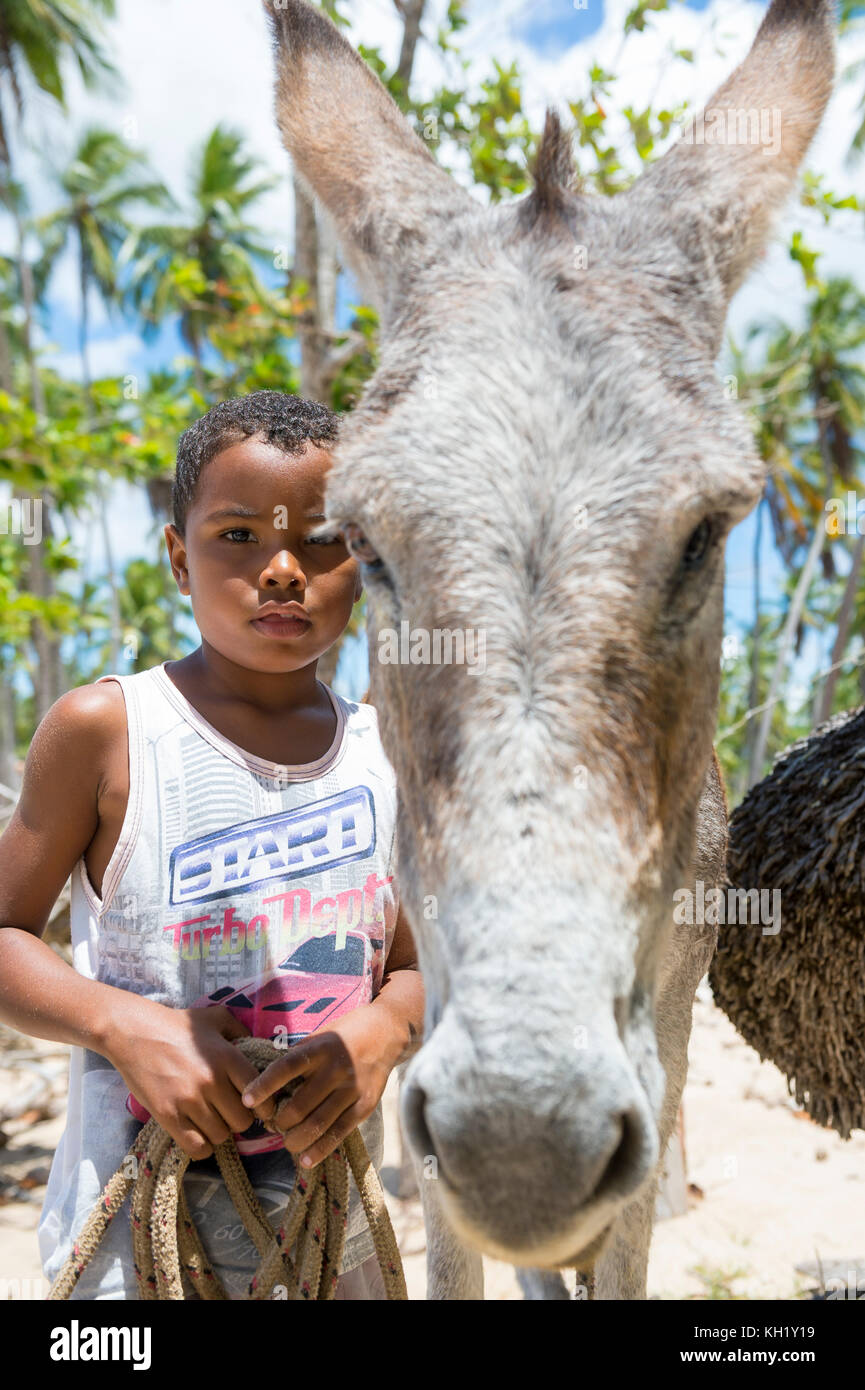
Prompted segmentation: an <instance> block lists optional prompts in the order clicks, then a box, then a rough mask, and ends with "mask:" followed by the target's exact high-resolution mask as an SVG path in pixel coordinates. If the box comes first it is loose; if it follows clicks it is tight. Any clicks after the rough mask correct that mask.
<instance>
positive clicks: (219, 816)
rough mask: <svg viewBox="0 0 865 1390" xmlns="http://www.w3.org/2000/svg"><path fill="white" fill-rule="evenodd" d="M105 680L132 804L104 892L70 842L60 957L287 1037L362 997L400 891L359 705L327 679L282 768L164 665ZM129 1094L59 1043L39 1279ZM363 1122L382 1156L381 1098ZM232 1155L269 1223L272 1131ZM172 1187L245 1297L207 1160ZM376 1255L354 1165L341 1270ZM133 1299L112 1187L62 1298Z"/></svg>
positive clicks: (244, 1247) (375, 972)
mask: <svg viewBox="0 0 865 1390" xmlns="http://www.w3.org/2000/svg"><path fill="white" fill-rule="evenodd" d="M102 680H116V681H117V682H118V684H119V685H120V688H121V690H122V692H123V696H124V700H125V705H126V719H127V728H128V736H129V800H128V803H127V808H126V815H125V818H124V821H123V826H122V829H121V832H120V837H119V839H118V841H117V845H116V847H115V849H114V852H113V854H112V855H111V859H110V861H109V864H108V867H107V868H106V871H105V875H104V880H103V885H102V898H101V899H100V898H99V896H98V895H97V894H96V892H95V891H94V889H93V886H92V884H91V883H90V881H89V878H88V876H87V870H86V867H85V864H84V860H83V858H82V859H81V860H79V862H78V864H77V865H76V867H75V870H74V871H73V874H72V885H71V888H72V892H71V934H72V949H73V963H74V966H75V969H76V970H77V971H78V972H79V973H80V974H82V975H85V976H87V978H88V979H95V980H101V981H103V982H104V983H106V984H110V985H115V986H117V987H119V988H120V989H128V990H132V991H133V992H134V993H136V994H141V995H144V996H146V997H147V998H149V999H153V1000H155V1001H156V1002H157V1003H160V1004H166V1005H170V1006H172V1007H175V1008H188V1007H190V1006H192V1005H206V1004H207V1003H208V1002H211V1001H213V1002H219V1003H224V1004H225V1005H226V1006H227V1007H228V1008H230V1009H231V1010H232V1012H233V1013H234V1014H235V1015H236V1017H238V1018H242V1019H243V1021H244V1022H245V1023H246V1025H247V1027H248V1028H249V1029H250V1031H251V1032H252V1033H254V1034H255V1035H256V1036H258V1037H275V1038H278V1037H281V1038H283V1039H285V1041H286V1042H287V1043H292V1042H294V1041H296V1040H297V1039H298V1038H301V1037H304V1036H306V1035H307V1034H308V1033H311V1032H314V1031H316V1030H317V1029H319V1028H321V1027H325V1026H326V1025H327V1023H328V1021H329V1020H333V1019H334V1018H336V1017H338V1016H339V1015H340V1014H343V1013H346V1012H348V1011H349V1010H351V1009H354V1008H357V1007H358V1006H359V1005H361V1004H364V1003H368V1002H369V1001H370V1000H371V999H372V998H374V997H375V995H376V994H377V993H378V990H379V989H380V987H381V982H382V975H383V968H384V961H385V958H386V956H387V953H388V951H389V949H390V945H391V941H392V939H393V931H394V927H395V924H396V916H397V907H398V894H397V888H396V882H395V828H396V784H395V778H394V773H393V769H392V768H391V765H390V763H389V762H388V760H387V757H386V755H385V753H384V750H383V748H382V746H381V742H380V740H379V734H378V719H377V715H376V712H375V710H374V709H373V708H372V706H370V705H362V704H356V703H353V702H351V701H347V700H345V699H343V698H342V697H341V696H339V695H337V694H336V693H335V692H334V691H333V690H331V689H330V687H329V686H326V685H325V686H324V689H325V690H326V691H327V693H328V695H329V697H330V700H331V702H332V704H333V707H334V711H335V713H336V719H337V727H336V733H335V735H334V739H333V742H332V744H331V746H330V748H329V749H328V750H327V752H326V753H324V754H323V755H322V756H321V757H320V758H318V759H316V760H315V761H313V762H309V763H301V764H295V765H293V766H285V765H281V764H278V763H273V762H269V761H268V760H267V759H266V758H260V757H257V756H255V755H254V754H251V753H248V752H246V751H245V750H244V749H242V748H239V747H238V746H237V745H236V744H234V743H232V742H231V741H230V740H229V739H227V738H225V737H224V736H223V735H222V734H221V733H219V732H218V730H217V729H215V728H213V726H212V725H210V724H208V723H207V721H206V720H205V719H204V718H203V717H202V716H201V715H200V714H199V713H198V711H197V710H196V709H194V708H193V706H192V705H190V703H189V702H188V700H186V698H185V697H184V696H183V695H182V694H181V693H180V691H179V690H178V688H177V687H176V686H175V685H174V684H173V683H172V681H171V680H170V678H169V676H168V675H167V673H166V671H165V669H164V666H157V667H154V668H153V669H152V670H149V671H143V672H140V673H138V674H136V675H132V676H104V677H102ZM322 684H323V682H322ZM127 1101H128V1093H127V1086H126V1084H125V1082H124V1081H123V1078H122V1077H121V1076H120V1074H119V1072H117V1071H116V1070H115V1068H114V1067H112V1066H111V1064H110V1063H109V1062H108V1061H107V1060H106V1059H105V1058H104V1057H101V1056H100V1055H98V1054H97V1053H94V1052H91V1051H90V1050H89V1049H85V1048H73V1049H72V1056H71V1061H70V1068H69V1104H68V1113H67V1121H66V1130H65V1133H64V1135H63V1138H62V1139H61V1142H60V1144H59V1146H58V1148H57V1152H56V1153H55V1156H54V1160H53V1163H52V1165H51V1173H50V1176H49V1180H48V1184H47V1188H46V1193H45V1203H44V1206H43V1209H42V1215H41V1218H40V1223H39V1246H40V1251H41V1255H42V1263H43V1270H44V1273H45V1277H46V1278H48V1279H53V1278H54V1276H55V1275H56V1273H57V1271H58V1270H59V1269H60V1267H61V1265H62V1264H63V1262H64V1260H65V1259H66V1257H67V1255H68V1254H69V1252H70V1250H71V1248H72V1245H73V1242H74V1240H75V1239H76V1237H77V1235H78V1233H79V1231H80V1229H81V1226H82V1225H83V1223H84V1220H85V1218H86V1217H87V1215H88V1214H89V1212H90V1211H91V1209H92V1207H93V1205H94V1203H95V1202H96V1200H97V1198H98V1196H99V1193H100V1191H101V1190H102V1187H103V1186H104V1184H105V1182H106V1181H107V1179H108V1178H109V1177H110V1176H111V1174H112V1173H113V1172H114V1171H115V1170H116V1169H117V1167H118V1166H119V1164H120V1162H121V1161H122V1159H123V1156H124V1154H125V1153H126V1151H127V1150H128V1148H129V1146H130V1144H131V1143H132V1141H133V1139H134V1137H135V1135H136V1133H137V1132H138V1128H139V1123H140V1122H139V1121H138V1120H136V1119H135V1118H134V1102H132V1103H131V1104H132V1109H133V1113H130V1109H129V1108H127ZM360 1129H361V1133H362V1135H363V1137H364V1140H365V1142H366V1145H367V1148H368V1149H369V1153H370V1157H371V1158H372V1161H373V1163H374V1164H375V1165H376V1167H377V1168H378V1167H379V1166H380V1165H381V1162H382V1149H383V1122H382V1114H381V1106H380V1105H379V1106H378V1107H377V1108H376V1110H375V1111H374V1112H373V1114H372V1115H370V1117H369V1118H368V1119H367V1120H366V1121H365V1122H364V1123H363V1124H362V1125H361V1127H360ZM256 1136H257V1143H256ZM245 1137H246V1140H247V1148H248V1149H252V1150H255V1149H256V1147H259V1148H260V1147H261V1146H262V1141H263V1144H265V1145H266V1144H267V1143H268V1142H269V1141H268V1138H267V1131H265V1130H263V1128H262V1127H261V1126H258V1125H256V1126H255V1127H254V1128H253V1129H252V1130H250V1131H248V1132H247V1135H246V1136H245ZM244 1161H245V1163H246V1165H247V1171H248V1173H249V1175H250V1179H251V1181H252V1183H253V1186H254V1187H255V1190H256V1192H257V1194H258V1196H259V1198H260V1200H261V1201H262V1204H263V1206H264V1209H265V1211H266V1213H267V1214H268V1215H269V1217H270V1219H271V1221H272V1222H276V1221H278V1219H279V1216H280V1213H281V1212H282V1211H283V1210H284V1208H285V1204H286V1202H287V1200H288V1197H289V1195H290V1192H291V1190H292V1187H293V1185H294V1164H293V1159H292V1156H291V1155H290V1154H289V1153H288V1152H287V1150H285V1149H284V1148H282V1147H281V1146H280V1147H278V1148H275V1149H270V1150H269V1151H267V1152H256V1153H253V1154H249V1153H247V1155H246V1156H245V1159H244ZM184 1186H185V1189H186V1192H187V1198H188V1201H189V1206H190V1210H191V1211H192V1215H193V1219H194V1220H195V1221H196V1224H197V1225H198V1227H199V1230H200V1232H201V1236H202V1240H203V1241H204V1244H205V1247H206V1248H207V1250H208V1252H209V1253H210V1254H211V1257H212V1258H213V1260H214V1263H215V1265H216V1268H217V1271H218V1273H219V1274H220V1276H221V1277H222V1279H223V1282H224V1283H225V1286H226V1289H227V1291H228V1292H229V1295H231V1296H234V1297H243V1296H245V1293H246V1287H247V1284H248V1282H249V1278H250V1277H251V1275H252V1273H254V1271H255V1269H256V1268H257V1265H258V1263H259V1256H258V1253H257V1251H256V1249H255V1247H254V1245H253V1244H252V1241H251V1240H250V1239H249V1237H248V1236H247V1235H246V1231H245V1228H244V1227H243V1225H242V1223H241V1221H240V1217H239V1216H238V1215H237V1213H236V1210H235V1208H234V1206H233V1204H232V1203H231V1200H230V1198H229V1197H228V1193H227V1191H226V1189H225V1186H224V1184H223V1183H222V1180H221V1178H220V1175H219V1169H218V1167H217V1166H216V1161H215V1159H214V1158H210V1159H207V1160H205V1161H204V1162H197V1163H192V1164H191V1165H190V1167H189V1168H188V1169H187V1172H186V1177H185V1179H184ZM373 1253H374V1247H373V1244H372V1239H371V1237H370V1235H369V1231H368V1228H367V1226H366V1221H365V1218H364V1213H363V1207H362V1204H361V1201H360V1194H359V1193H358V1191H357V1188H356V1186H355V1184H354V1180H353V1179H351V1178H350V1201H349V1212H348V1232H347V1239H346V1247H345V1254H344V1257H343V1262H342V1265H341V1267H340V1272H341V1273H347V1272H348V1271H349V1270H350V1269H354V1268H356V1266H357V1265H359V1264H361V1263H362V1262H363V1260H365V1259H367V1258H368V1257H369V1256H370V1255H372V1254H373ZM137 1296H138V1293H137V1285H136V1282H135V1273H134V1269H133V1266H132V1242H131V1237H130V1230H129V1212H128V1203H127V1204H126V1205H125V1206H124V1207H123V1209H122V1210H121V1211H120V1212H119V1213H118V1215H117V1216H116V1217H115V1219H114V1221H113V1222H112V1224H111V1226H110V1227H109V1228H108V1231H107V1232H106V1235H105V1238H104V1239H103V1242H102V1245H101V1247H100V1249H99V1251H98V1252H97V1254H96V1256H95V1257H94V1259H93V1261H92V1263H91V1264H90V1266H89V1267H88V1269H87V1270H86V1271H85V1273H84V1274H83V1275H82V1277H81V1280H80V1281H79V1284H78V1286H77V1288H76V1290H75V1292H74V1294H73V1297H74V1298H85V1299H93V1298H126V1299H135V1298H137Z"/></svg>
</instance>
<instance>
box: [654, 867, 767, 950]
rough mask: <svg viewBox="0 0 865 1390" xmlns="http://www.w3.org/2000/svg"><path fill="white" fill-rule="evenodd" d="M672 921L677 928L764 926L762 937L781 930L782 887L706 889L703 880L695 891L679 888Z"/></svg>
mask: <svg viewBox="0 0 865 1390" xmlns="http://www.w3.org/2000/svg"><path fill="white" fill-rule="evenodd" d="M673 901H674V902H675V904H676V906H675V908H674V910H673V921H674V922H675V923H677V925H678V926H685V925H687V926H689V927H692V926H694V925H697V926H704V925H709V926H734V925H735V926H749V925H750V926H762V933H761V935H763V936H777V934H778V932H779V931H780V930H781V890H780V888H773V889H771V890H770V889H768V888H727V889H726V890H725V889H723V888H708V889H707V888H706V885H705V883H704V882H703V880H702V879H701V878H698V879H697V882H696V884H695V890H692V889H690V888H677V889H676V891H675V893H674V894H673Z"/></svg>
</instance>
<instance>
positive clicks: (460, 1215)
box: [401, 1021, 658, 1268]
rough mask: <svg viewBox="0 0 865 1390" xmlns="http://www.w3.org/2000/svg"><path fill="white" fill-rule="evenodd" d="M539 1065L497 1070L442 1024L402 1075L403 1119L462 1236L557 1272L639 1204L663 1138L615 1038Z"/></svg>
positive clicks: (425, 1171)
mask: <svg viewBox="0 0 865 1390" xmlns="http://www.w3.org/2000/svg"><path fill="white" fill-rule="evenodd" d="M532 1063H533V1066H534V1071H532V1070H531V1068H530V1066H529V1058H528V1057H527V1058H526V1067H525V1070H523V1071H509V1070H508V1069H507V1067H506V1066H505V1067H503V1066H502V1065H499V1066H497V1067H491V1066H490V1065H488V1064H486V1063H484V1062H483V1061H482V1060H481V1058H480V1056H479V1053H478V1050H477V1048H476V1047H475V1048H466V1047H465V1046H463V1045H462V1043H461V1040H460V1039H459V1037H458V1036H456V1034H454V1035H450V1034H449V1031H448V1027H447V1022H446V1021H443V1024H442V1025H441V1026H440V1027H439V1028H438V1029H436V1031H435V1033H434V1034H433V1035H432V1037H431V1038H430V1039H429V1042H428V1043H427V1045H426V1046H425V1047H424V1049H423V1050H422V1052H421V1053H420V1054H419V1055H418V1057H417V1058H416V1059H415V1063H413V1065H412V1067H411V1068H410V1069H409V1071H408V1073H407V1075H406V1078H405V1081H404V1083H403V1088H402V1099H401V1112H402V1120H403V1126H404V1129H405V1132H406V1136H407V1139H408V1142H409V1144H410V1146H411V1148H412V1150H413V1152H414V1155H415V1159H416V1160H417V1161H418V1162H419V1163H420V1166H421V1172H422V1176H423V1180H424V1181H436V1182H438V1183H439V1184H440V1190H439V1194H438V1195H439V1196H440V1197H441V1200H442V1204H443V1206H444V1209H445V1212H446V1215H447V1216H448V1219H449V1221H450V1223H451V1224H452V1225H453V1227H454V1229H455V1231H456V1233H457V1234H458V1235H459V1236H461V1237H462V1238H463V1239H464V1240H466V1241H467V1242H469V1243H471V1244H472V1245H475V1246H477V1247H478V1248H480V1249H483V1250H485V1251H487V1252H488V1253H489V1254H492V1255H495V1256H497V1257H498V1258H500V1259H508V1260H512V1261H513V1262H514V1263H522V1264H527V1265H533V1266H534V1267H537V1268H540V1267H556V1266H557V1265H559V1264H564V1263H569V1262H572V1260H571V1257H572V1256H573V1253H574V1251H575V1250H582V1249H586V1248H588V1247H590V1246H591V1245H592V1243H593V1242H595V1241H596V1240H597V1238H598V1237H599V1235H600V1234H601V1233H602V1232H603V1231H604V1230H605V1229H606V1228H607V1227H609V1225H610V1223H611V1222H612V1221H613V1220H614V1218H615V1216H616V1215H617V1214H618V1212H619V1210H620V1209H621V1208H622V1207H623V1206H624V1205H625V1204H626V1202H627V1201H629V1200H630V1199H631V1198H632V1197H633V1196H634V1194H635V1193H636V1191H637V1189H638V1188H639V1187H640V1186H641V1185H642V1183H643V1182H644V1181H645V1180H646V1178H647V1177H648V1175H649V1174H650V1173H651V1171H652V1169H653V1168H654V1166H655V1164H656V1163H657V1159H658V1133H657V1126H656V1122H655V1119H654V1116H653V1115H652V1113H651V1110H650V1107H649V1104H648V1100H647V1098H646V1095H645V1093H644V1092H643V1090H642V1087H641V1086H640V1084H639V1081H638V1079H637V1076H636V1073H635V1072H634V1069H633V1067H632V1066H631V1064H630V1061H629V1059H628V1056H627V1054H626V1052H625V1050H624V1048H623V1046H622V1045H621V1041H620V1040H619V1038H618V1037H617V1036H611V1037H610V1038H609V1040H608V1041H607V1042H605V1045H604V1047H603V1048H602V1049H599V1048H596V1049H595V1050H594V1051H593V1052H592V1053H591V1055H590V1057H580V1056H578V1057H577V1059H576V1060H575V1059H574V1058H573V1057H568V1056H563V1057H562V1058H561V1059H560V1060H559V1062H558V1063H556V1062H555V1061H554V1059H552V1058H551V1057H550V1055H549V1054H542V1055H541V1057H540V1058H538V1057H533V1058H532Z"/></svg>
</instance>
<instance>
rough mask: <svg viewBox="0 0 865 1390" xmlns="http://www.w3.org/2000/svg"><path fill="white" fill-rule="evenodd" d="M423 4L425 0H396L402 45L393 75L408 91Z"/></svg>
mask: <svg viewBox="0 0 865 1390" xmlns="http://www.w3.org/2000/svg"><path fill="white" fill-rule="evenodd" d="M425 5H426V0H396V7H397V10H398V11H399V13H400V14H401V15H402V17H403V31H402V46H401V48H400V54H399V62H398V63H397V68H396V74H395V75H396V76H397V77H398V78H399V79H400V81H401V82H402V83H403V86H404V88H405V90H406V91H408V86H409V83H410V82H411V74H412V68H413V67H414V54H415V49H416V48H417V41H418V39H419V38H420V26H421V20H422V19H423V12H424V7H425Z"/></svg>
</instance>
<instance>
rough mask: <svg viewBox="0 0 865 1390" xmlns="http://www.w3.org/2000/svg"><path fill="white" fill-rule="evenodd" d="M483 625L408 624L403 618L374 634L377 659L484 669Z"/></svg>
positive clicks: (387, 663)
mask: <svg viewBox="0 0 865 1390" xmlns="http://www.w3.org/2000/svg"><path fill="white" fill-rule="evenodd" d="M486 649H487V644H486V633H485V632H484V630H483V628H472V627H469V628H461V627H457V628H449V627H433V628H427V627H412V626H411V624H410V623H409V622H408V620H407V619H405V618H404V619H403V621H402V622H401V623H400V625H399V632H397V630H396V628H393V627H383V628H381V629H380V631H379V634H378V659H379V661H380V662H381V664H382V665H383V666H467V667H468V668H469V671H470V673H471V675H473V676H474V675H481V674H482V673H483V672H484V671H485V670H486Z"/></svg>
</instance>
